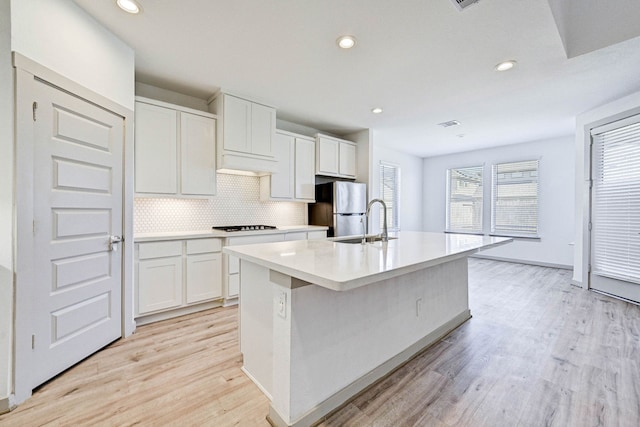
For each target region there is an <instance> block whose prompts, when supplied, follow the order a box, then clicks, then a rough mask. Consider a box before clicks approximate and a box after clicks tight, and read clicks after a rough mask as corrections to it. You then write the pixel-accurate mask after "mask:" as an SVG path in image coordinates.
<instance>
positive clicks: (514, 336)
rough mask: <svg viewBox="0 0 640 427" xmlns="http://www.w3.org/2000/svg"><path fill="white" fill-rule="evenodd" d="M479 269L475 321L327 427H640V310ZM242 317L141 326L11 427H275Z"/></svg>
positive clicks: (563, 279)
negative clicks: (244, 343) (253, 373)
mask: <svg viewBox="0 0 640 427" xmlns="http://www.w3.org/2000/svg"><path fill="white" fill-rule="evenodd" d="M469 267H470V272H469V282H470V304H471V313H472V314H473V318H472V319H471V320H469V321H468V322H466V323H465V324H464V325H462V326H461V327H460V328H458V329H456V330H455V331H454V332H452V333H451V334H450V335H448V336H447V337H445V338H444V339H443V340H441V341H440V342H438V343H437V344H435V345H434V346H432V347H431V348H429V349H428V350H426V351H425V352H423V353H421V354H420V355H418V357H416V358H415V359H413V360H412V361H410V362H409V363H408V364H406V365H405V366H403V367H401V368H400V369H398V370H397V371H396V372H394V373H393V374H392V375H390V376H389V377H387V378H386V379H384V380H383V381H381V382H380V383H378V384H376V385H374V386H372V387H371V388H370V389H368V390H366V391H365V392H364V393H363V394H361V395H360V396H358V397H356V398H355V399H354V400H353V401H351V402H350V403H348V404H347V405H345V406H344V407H343V408H341V409H340V410H339V411H337V412H336V413H334V414H332V415H331V416H330V417H328V419H326V420H324V421H323V422H322V423H321V424H320V425H321V426H323V427H329V426H331V427H335V426H430V427H431V426H433V427H447V426H474V427H475V426H493V427H495V426H563V427H564V426H576V427H578V426H579V427H588V426H621V427H626V426H629V427H637V426H640V307H638V306H635V305H631V304H628V303H626V302H623V301H619V300H616V299H612V298H609V297H607V296H603V295H600V294H597V293H593V292H587V291H584V290H582V289H579V288H576V287H573V286H571V285H570V278H571V272H570V271H566V270H558V269H553V268H544V267H534V266H527V265H522V264H511V263H503V262H496V261H489V260H481V259H472V260H470V263H469ZM236 316H237V310H236V309H235V308H223V309H214V310H209V311H207V312H202V313H197V314H194V315H189V316H184V317H182V318H179V319H173V320H168V321H164V322H159V323H156V324H152V325H147V326H143V327H140V328H138V331H137V332H136V334H135V335H134V336H133V337H131V338H128V339H125V340H120V341H117V342H115V343H114V344H112V345H110V346H109V347H107V348H106V349H105V350H103V351H101V352H99V353H97V354H95V355H93V356H91V357H90V358H88V359H87V360H85V361H83V362H82V363H80V364H78V365H76V366H75V367H73V368H72V369H70V370H69V371H67V372H65V373H63V374H62V375H60V376H58V377H57V378H55V379H53V380H52V381H50V382H49V383H47V384H45V385H43V386H42V387H40V388H39V389H38V390H37V391H36V392H35V393H34V395H33V397H32V398H31V399H29V400H28V401H27V402H25V403H23V404H22V405H21V406H20V407H18V408H17V409H16V410H15V411H13V412H11V413H9V414H5V415H2V416H0V425H2V426H5V425H6V426H39V425H51V426H85V425H87V426H89V425H91V426H129V425H144V426H160V425H170V426H172V425H175V426H178V425H179V426H221V427H225V426H258V427H260V426H268V423H267V422H266V421H265V415H266V413H267V411H268V401H267V399H266V398H265V397H264V396H263V395H262V393H261V392H260V391H259V390H258V389H257V387H256V386H255V385H254V384H253V383H252V382H251V381H250V380H249V379H248V378H247V377H246V376H245V375H244V374H243V373H242V372H241V371H240V367H241V363H242V361H241V355H240V353H239V351H238V340H237V330H236V328H237V317H236ZM381 345H384V337H381Z"/></svg>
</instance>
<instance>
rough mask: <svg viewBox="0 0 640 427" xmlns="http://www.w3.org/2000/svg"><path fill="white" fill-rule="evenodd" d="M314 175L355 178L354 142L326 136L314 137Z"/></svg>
mask: <svg viewBox="0 0 640 427" xmlns="http://www.w3.org/2000/svg"><path fill="white" fill-rule="evenodd" d="M316 174H317V175H326V176H335V177H340V178H355V177H356V144H355V142H351V141H346V140H344V139H339V138H334V137H332V136H327V135H321V134H318V135H316Z"/></svg>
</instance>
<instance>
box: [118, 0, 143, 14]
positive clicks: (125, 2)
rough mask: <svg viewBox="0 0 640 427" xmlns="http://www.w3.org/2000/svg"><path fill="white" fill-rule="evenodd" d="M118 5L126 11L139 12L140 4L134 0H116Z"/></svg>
mask: <svg viewBox="0 0 640 427" xmlns="http://www.w3.org/2000/svg"><path fill="white" fill-rule="evenodd" d="M116 4H117V5H118V7H119V8H120V9H122V10H124V11H125V12H128V13H139V12H140V6H139V5H138V3H136V2H135V0H116Z"/></svg>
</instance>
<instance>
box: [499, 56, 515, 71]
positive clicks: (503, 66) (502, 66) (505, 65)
mask: <svg viewBox="0 0 640 427" xmlns="http://www.w3.org/2000/svg"><path fill="white" fill-rule="evenodd" d="M516 64H517V62H516V61H515V60H513V59H510V60H508V61H503V62H501V63H499V64H497V65H496V66H495V67H494V69H495V70H496V71H507V70H510V69H512V68H513V67H515V66H516Z"/></svg>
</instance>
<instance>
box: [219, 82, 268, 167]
mask: <svg viewBox="0 0 640 427" xmlns="http://www.w3.org/2000/svg"><path fill="white" fill-rule="evenodd" d="M209 110H210V111H211V112H213V113H216V114H218V116H220V117H221V119H220V123H219V126H218V155H217V158H218V169H235V170H244V171H251V172H258V173H260V172H262V173H271V172H273V171H275V170H276V168H277V165H276V160H275V158H274V153H273V143H274V138H275V131H276V110H275V108H273V107H269V106H266V105H262V104H258V103H255V102H251V101H248V100H246V99H242V98H238V97H236V96H233V95H229V94H226V93H219V94H217V95H216V96H215V97H214V98H213V99H211V100H210V102H209Z"/></svg>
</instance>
